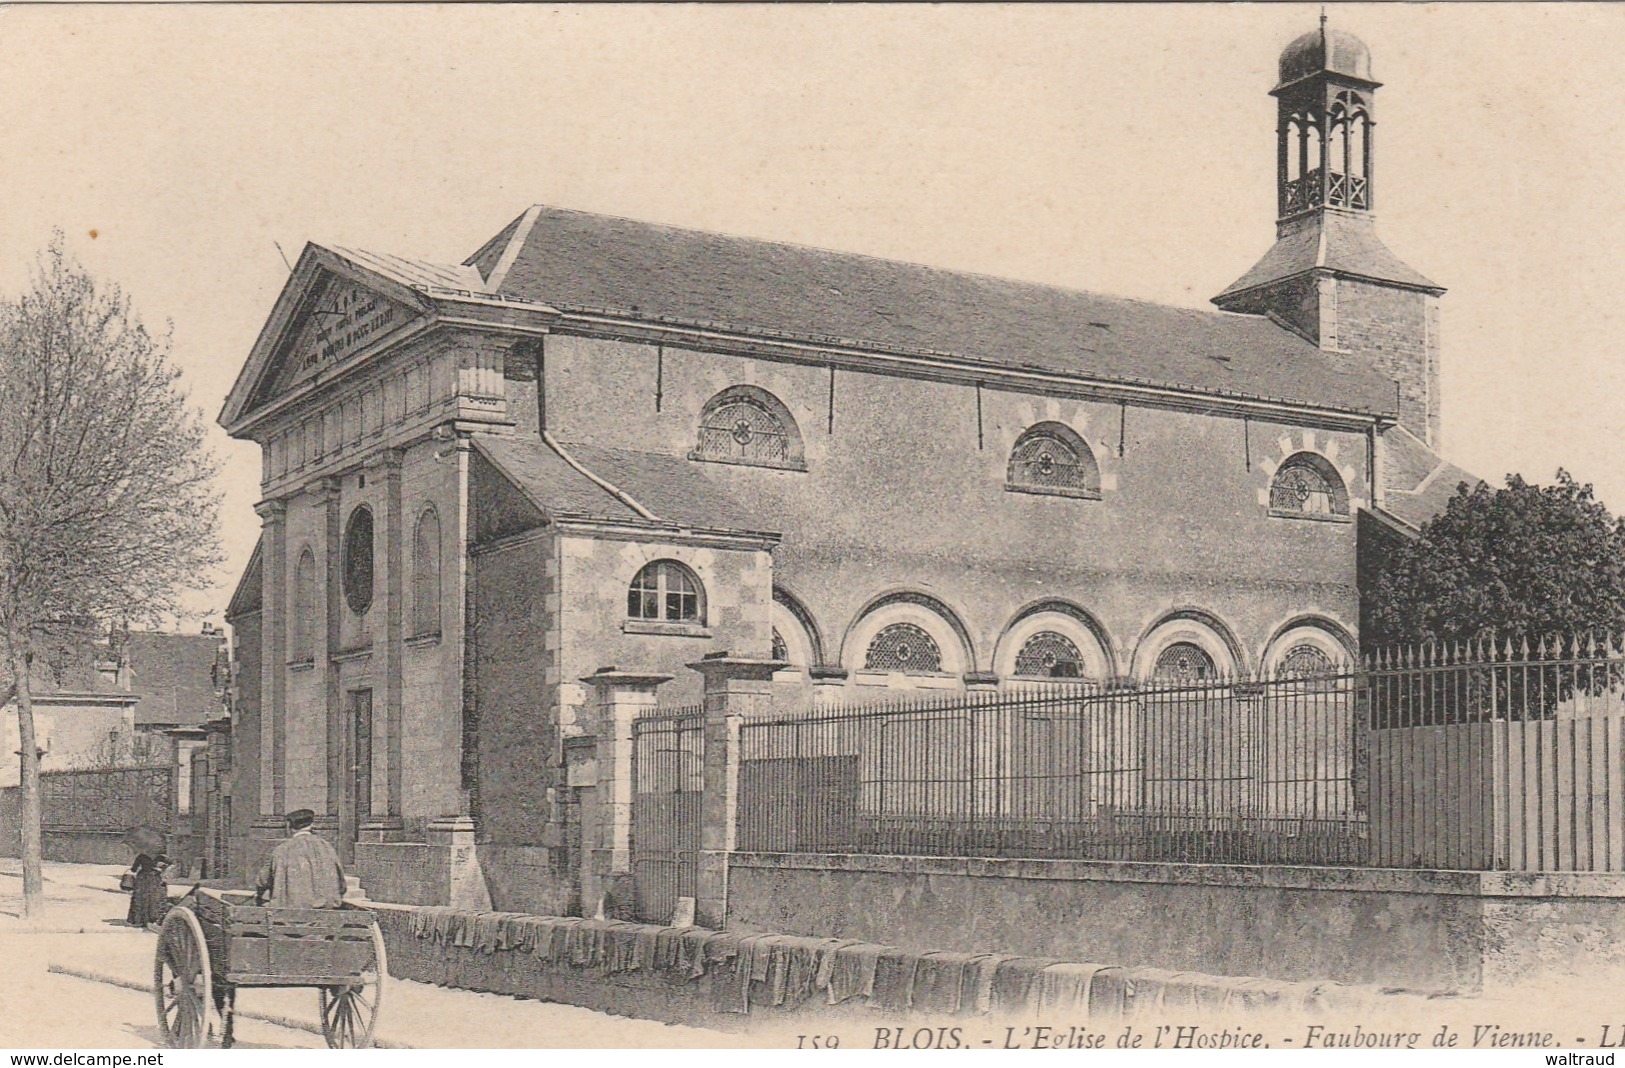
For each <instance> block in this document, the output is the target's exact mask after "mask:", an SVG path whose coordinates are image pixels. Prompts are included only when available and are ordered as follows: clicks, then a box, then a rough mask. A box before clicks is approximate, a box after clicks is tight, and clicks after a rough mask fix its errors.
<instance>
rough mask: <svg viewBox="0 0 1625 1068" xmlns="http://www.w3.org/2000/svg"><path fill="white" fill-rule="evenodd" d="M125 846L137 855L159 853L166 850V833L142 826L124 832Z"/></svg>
mask: <svg viewBox="0 0 1625 1068" xmlns="http://www.w3.org/2000/svg"><path fill="white" fill-rule="evenodd" d="M124 844H125V845H127V846H129V847H130V848H131V849H133V850H135V851H136V852H137V853H159V852H162V851H163V848H164V832H163V831H160V830H159V829H158V828H156V827H151V826H148V825H146V824H142V825H141V826H139V827H131V828H130V829H129V830H128V831H125V832H124Z"/></svg>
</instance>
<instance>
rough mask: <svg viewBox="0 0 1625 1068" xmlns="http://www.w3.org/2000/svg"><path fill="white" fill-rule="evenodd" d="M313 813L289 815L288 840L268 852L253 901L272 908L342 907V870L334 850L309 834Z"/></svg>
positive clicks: (313, 818)
mask: <svg viewBox="0 0 1625 1068" xmlns="http://www.w3.org/2000/svg"><path fill="white" fill-rule="evenodd" d="M314 822H316V813H314V812H312V811H311V810H310V809H308V808H301V809H296V810H295V811H293V812H290V813H288V829H289V830H290V831H292V832H293V833H292V834H291V835H290V836H289V837H288V840H287V841H285V842H282V843H280V844H278V845H277V847H276V848H275V849H273V850H272V851H271V856H270V857H269V859H267V860H266V862H265V866H264V867H263V868H261V869H260V878H259V884H258V892H257V894H256V895H255V900H256V901H264V902H265V903H266V904H268V905H270V906H272V907H273V908H287V909H336V908H339V907H340V906H342V905H343V904H344V890H345V883H344V867H343V865H341V864H340V863H339V856H338V854H337V853H335V852H333V847H332V846H330V845H328V844H327V842H326V841H325V840H324V839H322V838H319V837H317V836H316V835H315V834H313V833H311V830H310V825H311V824H312V823H314Z"/></svg>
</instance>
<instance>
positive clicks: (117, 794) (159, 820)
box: [40, 764, 179, 833]
mask: <svg viewBox="0 0 1625 1068" xmlns="http://www.w3.org/2000/svg"><path fill="white" fill-rule="evenodd" d="M178 812H179V802H178V797H177V793H176V782H175V773H174V769H172V768H171V767H170V766H169V765H167V764H156V765H150V764H149V765H140V766H135V767H124V768H94V769H83V770H72V771H46V772H41V773H40V817H41V819H40V822H41V824H42V827H43V829H44V830H48V831H49V830H89V831H102V832H107V833H112V832H115V831H116V832H120V833H122V832H124V831H127V830H129V829H130V828H131V827H134V826H136V825H137V824H149V825H151V826H154V827H157V828H159V829H162V830H168V829H169V827H170V825H171V823H172V822H173V821H174V820H175V818H176V816H177V814H178Z"/></svg>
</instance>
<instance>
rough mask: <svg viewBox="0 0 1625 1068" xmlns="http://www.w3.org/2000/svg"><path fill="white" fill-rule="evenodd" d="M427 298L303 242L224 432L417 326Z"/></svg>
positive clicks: (230, 404) (236, 391)
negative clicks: (304, 244)
mask: <svg viewBox="0 0 1625 1068" xmlns="http://www.w3.org/2000/svg"><path fill="white" fill-rule="evenodd" d="M430 310H431V303H430V301H429V299H428V298H427V297H426V296H425V295H424V294H423V293H420V292H417V291H415V290H414V289H413V288H412V287H410V286H408V285H405V284H403V283H402V282H400V281H398V280H396V279H393V278H390V277H388V276H387V275H384V274H381V273H379V272H377V271H374V270H371V269H369V268H367V267H365V266H362V265H360V264H357V263H355V262H353V261H351V260H349V259H347V258H345V257H344V256H342V255H340V254H339V253H336V252H334V251H332V250H330V249H324V248H321V247H320V246H316V245H307V246H306V247H305V251H304V253H303V254H302V255H301V256H300V257H299V263H298V265H297V266H295V268H294V271H293V273H292V274H291V275H290V276H289V277H288V281H287V284H286V285H285V286H284V287H283V290H282V294H281V295H280V296H279V297H278V298H277V302H276V305H275V307H274V308H273V309H272V311H271V315H270V317H269V318H268V319H267V320H266V323H265V327H264V329H262V330H261V332H260V337H259V340H258V341H256V342H255V345H254V349H253V352H252V353H251V354H250V355H249V359H248V362H247V364H246V365H245V366H244V367H243V371H242V374H241V375H240V376H239V377H238V380H237V383H236V385H235V386H234V387H233V388H232V391H231V394H230V396H229V397H228V398H227V400H226V406H225V410H224V411H223V412H222V413H221V416H220V422H221V423H222V424H224V425H225V426H226V428H227V429H228V430H232V429H233V428H234V427H236V426H238V425H240V424H241V423H242V422H243V420H244V419H245V418H246V417H248V416H250V415H252V414H255V413H257V412H259V411H261V410H263V409H264V408H266V407H267V406H269V405H272V404H275V403H276V402H277V401H278V400H280V399H282V398H284V397H287V396H290V395H292V394H294V393H297V392H300V391H301V390H302V389H304V388H305V386H306V385H307V384H308V383H311V382H314V381H316V380H318V379H323V378H327V377H331V376H332V374H333V373H335V372H337V371H338V370H339V369H341V368H344V367H346V366H348V365H350V364H353V363H356V362H358V361H360V360H364V359H365V358H366V357H367V356H368V355H369V354H371V353H375V352H378V351H380V350H382V349H385V348H387V347H389V345H390V344H391V343H393V342H394V341H396V340H398V339H400V338H401V337H402V336H404V335H405V334H406V333H408V332H410V331H412V330H413V329H414V328H416V327H418V326H420V325H421V324H422V323H423V321H424V320H425V319H426V318H427V317H428V315H429V312H430Z"/></svg>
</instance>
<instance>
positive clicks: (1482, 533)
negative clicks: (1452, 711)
mask: <svg viewBox="0 0 1625 1068" xmlns="http://www.w3.org/2000/svg"><path fill="white" fill-rule="evenodd" d="M1368 625H1369V627H1370V629H1372V630H1373V631H1374V633H1372V634H1370V635H1368V637H1369V638H1371V639H1373V640H1374V641H1375V643H1376V644H1378V645H1387V644H1392V643H1397V642H1405V643H1420V642H1442V643H1451V642H1458V641H1459V642H1470V641H1473V640H1475V639H1480V638H1484V637H1486V636H1488V635H1491V634H1495V635H1499V636H1501V637H1502V638H1506V637H1509V636H1520V637H1521V636H1527V637H1528V638H1529V639H1530V640H1531V641H1534V640H1535V639H1537V638H1540V637H1566V636H1568V635H1571V634H1590V633H1598V634H1618V633H1620V631H1621V630H1622V629H1625V519H1615V518H1614V517H1613V516H1611V515H1610V514H1609V513H1608V509H1607V508H1605V507H1604V506H1603V505H1602V503H1601V502H1599V501H1598V500H1596V498H1595V497H1594V496H1593V495H1592V490H1591V487H1590V486H1589V485H1581V484H1580V483H1578V482H1576V481H1574V479H1573V477H1572V476H1570V475H1569V473H1568V472H1567V471H1563V470H1559V471H1558V472H1557V482H1556V484H1554V485H1551V486H1536V485H1532V484H1530V483H1528V482H1525V481H1524V480H1523V479H1522V478H1520V477H1519V476H1517V475H1508V476H1507V484H1506V488H1505V489H1491V488H1490V487H1489V486H1488V485H1486V484H1485V483H1482V482H1480V483H1479V484H1478V485H1477V486H1474V487H1469V486H1468V485H1467V484H1466V483H1462V484H1461V485H1460V486H1459V487H1458V488H1457V490H1456V495H1455V496H1454V497H1452V498H1451V499H1450V503H1449V505H1448V506H1447V507H1446V508H1445V510H1444V512H1443V513H1441V514H1440V515H1438V516H1436V517H1434V518H1433V519H1432V520H1431V521H1429V522H1428V523H1427V524H1426V525H1425V526H1423V528H1422V531H1421V534H1420V536H1419V537H1417V538H1416V540H1414V541H1412V542H1408V543H1406V544H1404V545H1402V546H1400V547H1399V548H1398V549H1397V551H1396V552H1395V553H1394V554H1393V555H1392V556H1391V558H1390V559H1389V560H1388V561H1387V563H1386V566H1385V567H1384V568H1383V570H1382V573H1381V574H1380V575H1379V576H1378V578H1377V581H1376V586H1375V590H1374V591H1373V600H1372V612H1371V615H1370V617H1369V624H1368Z"/></svg>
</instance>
